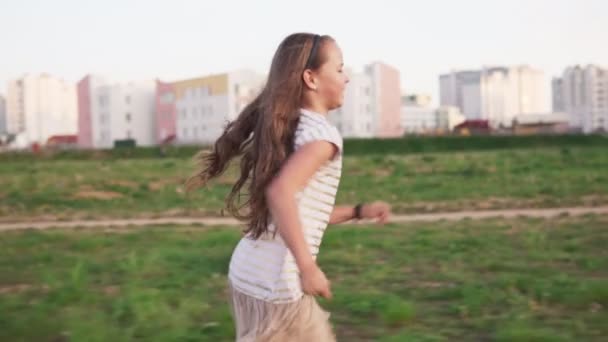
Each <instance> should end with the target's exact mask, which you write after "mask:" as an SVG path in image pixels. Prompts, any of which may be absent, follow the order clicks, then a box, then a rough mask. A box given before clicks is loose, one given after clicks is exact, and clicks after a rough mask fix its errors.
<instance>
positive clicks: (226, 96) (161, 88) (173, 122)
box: [156, 70, 265, 144]
mask: <svg viewBox="0 0 608 342" xmlns="http://www.w3.org/2000/svg"><path fill="white" fill-rule="evenodd" d="M264 82H265V77H264V76H262V75H260V74H258V73H255V72H253V71H250V70H239V71H234V72H229V73H223V74H218V75H210V76H204V77H199V78H194V79H188V80H182V81H176V82H172V83H164V82H157V87H156V100H157V108H156V119H157V131H156V135H157V138H158V139H157V140H158V141H161V142H162V141H165V140H167V139H170V138H174V139H176V141H177V143H179V144H210V143H213V142H215V140H217V138H219V136H220V135H221V134H222V132H223V129H224V127H225V125H226V123H227V122H229V121H233V120H234V119H236V118H237V116H238V115H239V114H240V113H241V111H242V110H243V109H244V108H245V106H246V105H247V104H249V103H250V102H251V101H253V99H254V98H255V97H256V96H257V95H258V94H259V92H260V91H261V89H262V87H263V85H264Z"/></svg>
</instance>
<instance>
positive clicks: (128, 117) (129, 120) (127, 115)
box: [125, 113, 131, 122]
mask: <svg viewBox="0 0 608 342" xmlns="http://www.w3.org/2000/svg"><path fill="white" fill-rule="evenodd" d="M125 120H127V122H131V113H127V114H125Z"/></svg>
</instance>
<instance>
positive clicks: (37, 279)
mask: <svg viewBox="0 0 608 342" xmlns="http://www.w3.org/2000/svg"><path fill="white" fill-rule="evenodd" d="M607 226H608V217H602V216H584V217H576V218H575V217H568V216H562V217H559V218H555V219H525V218H520V219H508V220H506V219H492V220H483V221H470V220H464V221H460V222H437V223H419V224H414V223H412V224H400V225H395V224H393V225H388V226H383V227H376V226H364V227H354V226H332V227H329V229H328V232H327V235H326V238H325V240H324V242H323V246H322V248H321V254H320V261H319V262H320V264H321V266H322V268H323V269H324V270H325V272H326V273H327V274H328V276H329V278H330V280H331V281H332V285H333V292H334V299H333V300H331V301H321V304H322V305H323V306H324V307H325V308H326V309H328V310H329V311H330V312H332V318H331V319H332V322H333V324H334V327H335V330H336V332H337V334H338V337H339V340H342V341H574V340H578V341H602V340H604V341H605V339H604V338H605V337H606V336H608V312H607V309H608V249H606V246H607V245H608V230H607V229H606V227H607ZM238 238H239V231H238V229H237V228H236V227H222V228H205V227H194V226H193V227H172V226H162V227H147V228H145V229H140V230H126V229H125V230H118V231H112V232H104V230H103V228H100V229H98V230H49V231H20V232H6V233H2V234H0V250H1V251H2V253H0V340H1V341H68V340H69V341H135V340H138V341H230V340H233V338H234V335H233V326H232V322H231V319H230V316H229V311H228V307H227V305H226V293H225V283H226V271H227V266H228V261H229V258H230V254H231V251H232V248H233V247H234V245H235V244H236V242H237V240H238Z"/></svg>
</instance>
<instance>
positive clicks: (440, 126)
mask: <svg viewBox="0 0 608 342" xmlns="http://www.w3.org/2000/svg"><path fill="white" fill-rule="evenodd" d="M435 114H436V115H437V130H438V131H439V133H450V132H452V131H453V130H454V127H456V126H458V125H460V124H461V123H463V122H464V121H465V120H466V118H465V116H464V115H462V113H460V109H458V108H457V107H451V106H442V107H439V108H437V110H436V111H435Z"/></svg>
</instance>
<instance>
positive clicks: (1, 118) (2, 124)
mask: <svg viewBox="0 0 608 342" xmlns="http://www.w3.org/2000/svg"><path fill="white" fill-rule="evenodd" d="M3 133H6V99H5V98H4V96H2V95H0V134H3Z"/></svg>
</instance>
